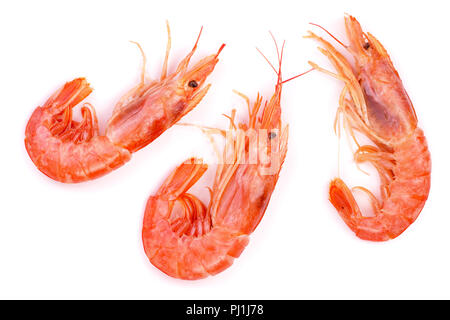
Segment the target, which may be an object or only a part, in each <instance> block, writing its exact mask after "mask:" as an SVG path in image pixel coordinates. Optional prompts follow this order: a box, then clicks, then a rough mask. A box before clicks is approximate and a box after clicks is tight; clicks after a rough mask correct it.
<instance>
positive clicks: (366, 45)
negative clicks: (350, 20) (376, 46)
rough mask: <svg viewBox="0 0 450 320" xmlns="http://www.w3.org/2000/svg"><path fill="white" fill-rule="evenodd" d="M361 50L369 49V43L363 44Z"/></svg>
mask: <svg viewBox="0 0 450 320" xmlns="http://www.w3.org/2000/svg"><path fill="white" fill-rule="evenodd" d="M363 48H364V49H366V50H367V49H369V48H370V43H368V42H366V43H364V45H363Z"/></svg>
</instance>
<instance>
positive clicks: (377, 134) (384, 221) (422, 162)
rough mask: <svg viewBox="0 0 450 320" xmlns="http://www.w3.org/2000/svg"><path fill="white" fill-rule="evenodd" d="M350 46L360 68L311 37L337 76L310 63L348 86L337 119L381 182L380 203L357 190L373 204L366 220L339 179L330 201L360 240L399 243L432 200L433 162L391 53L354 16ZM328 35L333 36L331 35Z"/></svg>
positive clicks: (358, 156)
mask: <svg viewBox="0 0 450 320" xmlns="http://www.w3.org/2000/svg"><path fill="white" fill-rule="evenodd" d="M345 26H346V31H347V36H348V38H349V40H350V45H349V46H346V45H344V44H342V43H341V42H340V41H339V40H337V39H336V38H335V39H336V40H337V41H339V42H340V43H341V44H342V45H343V46H344V47H345V48H346V49H347V50H348V51H349V52H350V53H351V54H352V55H353V58H354V60H355V65H354V67H352V65H351V64H350V62H348V61H347V59H346V58H345V57H344V56H343V55H342V54H341V53H340V52H338V51H337V50H336V49H335V48H334V47H333V46H332V45H331V44H330V43H329V42H328V41H326V40H324V39H323V38H321V37H319V36H317V35H315V34H314V33H312V32H310V34H309V36H308V37H310V38H313V39H315V40H317V41H319V42H320V44H322V46H323V48H319V49H320V51H321V52H322V53H323V54H324V55H325V56H327V57H328V58H329V60H330V61H331V63H332V64H333V65H334V67H335V68H336V70H337V72H338V73H337V74H333V73H331V72H329V71H327V70H324V69H322V68H320V67H319V66H317V65H316V64H315V63H312V62H311V63H310V64H311V65H312V66H313V67H314V68H316V69H317V70H320V71H323V72H326V73H328V74H331V75H333V76H334V77H336V78H337V79H340V80H342V81H343V82H344V83H345V87H344V89H343V92H342V94H341V99H340V102H339V108H338V113H337V122H338V121H339V119H338V117H339V115H341V116H342V117H343V123H344V126H345V128H346V129H347V132H348V133H349V134H350V135H351V136H352V137H353V139H354V141H355V143H356V144H357V146H358V149H357V151H356V152H355V155H354V159H355V161H356V163H362V162H370V163H371V164H372V165H373V166H374V167H375V168H376V169H377V171H378V173H379V175H380V180H381V186H380V191H381V201H380V200H378V199H377V198H376V197H375V196H374V195H373V194H372V193H371V192H370V191H369V190H367V189H366V188H364V187H355V188H353V189H354V190H360V191H363V192H365V193H367V195H368V196H369V198H370V201H371V203H372V207H373V209H374V212H375V215H374V216H364V215H363V214H362V213H361V210H360V208H359V206H358V204H357V202H356V200H355V198H354V196H353V193H352V191H351V190H350V189H349V188H348V187H347V185H346V184H345V183H344V181H342V180H341V179H340V178H336V179H334V180H333V181H331V183H330V187H329V199H330V202H331V203H332V204H333V206H334V207H335V208H336V210H337V211H338V212H339V214H340V216H341V217H342V219H343V220H344V222H345V223H346V224H347V225H348V226H349V227H350V229H351V230H352V231H353V232H354V233H355V234H356V236H357V237H359V238H361V239H364V240H371V241H386V240H389V239H393V238H396V237H398V236H399V235H400V234H401V233H402V232H403V231H405V230H406V229H407V228H408V227H409V226H410V225H411V224H412V223H413V222H414V221H415V220H416V219H417V217H418V216H419V214H420V212H421V211H422V208H423V207H424V205H425V202H426V200H427V198H428V194H429V190H430V180H431V157H430V152H429V151H428V145H427V142H426V139H425V136H424V134H423V131H422V130H421V129H420V128H419V127H418V126H417V116H416V112H415V110H414V107H413V105H412V103H411V100H410V98H409V96H408V94H407V93H406V90H405V88H404V87H403V84H402V81H401V79H400V77H399V75H398V72H397V71H396V70H395V68H394V66H393V64H392V62H391V59H390V57H389V55H388V53H387V51H386V49H385V48H384V47H383V46H382V45H381V43H380V42H379V41H378V40H377V39H376V38H375V37H374V36H373V35H371V34H370V33H364V32H363V31H362V29H361V26H360V24H359V22H358V21H357V20H356V19H355V18H354V17H352V16H346V17H345ZM327 32H328V31H327ZM353 130H356V131H359V132H361V133H363V134H364V135H366V136H367V137H368V138H370V139H371V140H372V141H373V143H374V144H375V146H371V145H366V146H360V145H359V143H358V141H357V139H356V137H355V135H354V133H353Z"/></svg>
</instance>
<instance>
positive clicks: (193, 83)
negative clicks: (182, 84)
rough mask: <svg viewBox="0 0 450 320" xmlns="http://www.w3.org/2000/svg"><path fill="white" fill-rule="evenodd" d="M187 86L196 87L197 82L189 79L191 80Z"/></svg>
mask: <svg viewBox="0 0 450 320" xmlns="http://www.w3.org/2000/svg"><path fill="white" fill-rule="evenodd" d="M188 86H189V87H191V88H197V87H198V83H197V81H195V80H191V81H189V83H188Z"/></svg>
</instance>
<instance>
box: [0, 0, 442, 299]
mask: <svg viewBox="0 0 450 320" xmlns="http://www.w3.org/2000/svg"><path fill="white" fill-rule="evenodd" d="M445 3H446V2H445V1H426V2H424V1H376V2H374V1H370V2H366V1H273V0H272V1H220V2H215V1H188V0H184V1H130V0H128V1H81V0H78V1H71V2H69V1H42V0H41V1H26V2H25V1H14V2H13V1H9V2H2V4H1V5H0V30H1V35H0V38H1V51H0V72H1V77H0V96H1V99H0V101H1V110H2V111H1V114H2V117H1V119H2V120H1V126H0V133H1V139H2V140H1V141H2V155H1V157H0V172H1V176H0V183H1V196H0V197H1V198H0V298H44V299H47V298H63V299H65V298H87V299H91V298H92V299H94V298H138V299H141V298H144V299H187V298H192V299H197V298H198V299H202V298H211V299H216V298H223V299H226V298H236V299H237V298H239V299H251V298H255V299H259V298H264V299H282V298H286V299H300V298H344V299H345V298H450V292H449V288H450V274H449V273H450V255H449V245H450V232H449V227H450V210H449V208H450V204H449V201H448V199H449V188H448V181H449V178H450V153H449V151H448V146H449V144H448V137H449V130H448V128H449V115H450V110H449V107H450V106H449V103H448V92H449V89H448V86H449V82H448V73H449V70H450V63H449V53H448V52H449V48H450V46H449V40H448V30H449V27H450V23H449V17H448V12H449V11H448V8H446V5H445ZM345 12H347V13H351V14H353V15H355V16H356V17H357V18H358V19H359V20H360V22H361V24H362V26H363V28H364V29H365V30H367V31H370V32H371V33H373V34H374V35H375V36H376V37H378V38H379V39H380V40H381V42H382V43H383V45H384V46H385V47H386V48H387V50H388V51H389V53H390V55H391V57H392V59H393V62H394V65H395V66H396V68H397V70H398V71H399V73H400V75H401V77H402V79H403V81H404V85H405V87H406V89H407V91H408V93H409V95H410V97H411V99H412V101H413V103H414V105H415V107H416V111H417V115H418V118H419V124H420V126H421V127H422V128H423V129H424V131H425V134H426V136H427V138H428V141H429V146H430V150H431V154H432V160H433V176H432V188H431V193H430V197H429V200H428V202H427V203H426V206H425V208H424V210H423V211H422V213H421V215H420V216H419V218H418V219H417V221H416V222H415V223H414V224H413V225H412V226H411V227H410V228H409V229H408V230H407V231H406V232H405V233H404V234H402V235H401V236H400V237H398V238H397V239H395V240H392V241H389V242H385V243H371V242H366V241H362V240H360V239H358V238H356V237H355V236H354V234H353V233H352V232H351V231H350V230H349V229H348V228H347V226H346V225H345V224H344V223H343V222H342V221H341V219H340V218H339V216H338V215H337V213H336V211H335V210H334V208H333V207H332V206H331V204H330V203H329V202H328V200H327V187H328V183H329V181H330V179H331V178H333V177H334V176H336V175H337V150H338V140H337V138H336V137H335V135H334V133H333V129H332V125H333V119H334V114H335V111H336V107H337V101H338V95H339V92H340V90H341V89H342V84H341V83H339V82H338V81H336V80H334V79H332V78H330V77H328V76H326V75H323V74H320V73H318V72H313V73H310V74H308V75H306V76H304V77H301V78H299V79H297V80H295V81H292V82H289V83H287V84H286V85H285V87H284V93H283V99H282V102H283V103H282V107H283V117H284V119H285V120H286V121H287V122H289V124H290V140H289V151H288V155H287V158H286V162H285V165H284V168H283V170H282V171H281V175H280V179H279V181H278V184H277V187H276V189H275V191H274V193H273V195H272V200H271V202H270V205H269V207H268V208H267V211H266V214H265V216H264V218H263V220H262V222H261V224H260V225H259V226H258V228H257V229H256V231H255V232H254V233H253V234H252V235H251V241H250V244H249V245H248V247H247V248H246V250H245V251H244V252H243V254H242V256H241V257H240V258H239V259H237V260H236V261H235V263H234V265H233V266H232V267H231V268H229V269H227V270H226V271H225V272H223V273H221V274H219V275H217V276H214V277H210V278H208V279H205V280H200V281H195V282H189V281H182V280H176V279H172V278H169V277H167V276H166V275H164V274H163V273H161V272H160V271H159V270H158V269H156V268H154V267H153V266H152V265H151V264H150V263H149V261H148V260H147V257H146V256H145V254H144V251H143V248H142V243H141V224H142V218H143V212H144V207H145V202H146V199H147V198H148V196H149V195H150V194H152V193H153V192H154V191H155V190H156V189H157V188H158V186H159V185H160V183H161V182H162V181H163V179H164V178H165V177H166V176H167V175H168V173H169V172H170V171H171V170H172V169H173V168H174V167H175V166H176V165H177V164H179V163H180V162H182V161H183V160H184V159H186V158H187V157H189V156H193V155H196V156H202V157H205V158H206V159H208V157H210V158H212V157H213V154H212V148H211V146H210V144H209V142H208V140H207V139H206V137H205V136H204V135H202V134H201V132H200V131H199V130H198V129H194V128H188V127H180V126H174V127H173V128H171V129H170V130H168V131H167V132H165V133H164V134H163V135H162V136H161V137H160V138H159V139H157V140H156V141H154V142H153V143H152V144H151V145H149V146H148V147H146V148H145V149H143V150H141V151H139V152H137V153H136V154H134V155H133V158H132V159H131V161H130V162H129V163H127V164H126V165H125V166H124V167H122V168H120V169H118V170H116V171H115V172H113V173H111V174H109V175H107V176H105V177H103V178H101V179H98V180H95V181H90V182H87V183H83V184H78V185H66V184H61V183H57V182H54V181H52V180H50V179H48V178H47V177H45V176H44V175H43V174H41V173H40V172H39V171H38V170H37V169H36V168H35V166H34V165H33V163H32V162H31V160H30V159H29V157H28V155H27V153H26V151H25V148H24V143H23V139H24V131H25V126H26V123H27V121H28V118H29V116H30V115H31V113H32V111H33V110H34V108H35V107H36V106H38V105H40V104H42V103H44V102H45V100H46V99H47V97H48V96H49V95H50V94H51V93H52V92H54V90H56V89H57V88H59V87H60V86H61V85H62V84H63V83H64V82H65V81H69V80H71V79H73V78H75V77H80V76H85V77H87V79H88V81H89V82H90V83H91V84H92V86H93V87H94V89H95V90H94V92H93V93H92V95H91V96H90V97H89V98H88V99H87V101H89V102H91V103H93V104H94V105H95V106H96V110H97V112H98V116H99V118H100V122H101V127H102V130H103V129H104V127H105V123H106V121H107V119H108V117H109V116H110V114H111V111H112V108H113V106H114V103H115V102H116V101H117V100H118V99H119V97H120V96H121V95H122V94H124V93H125V92H126V91H127V90H128V89H129V88H131V87H132V86H134V85H135V84H136V83H137V81H138V80H139V73H140V68H141V65H142V61H141V56H140V54H139V51H138V50H137V48H136V47H135V46H134V45H132V44H131V43H129V42H128V41H129V40H134V41H139V42H140V43H141V44H142V46H143V48H144V50H145V52H146V53H147V57H148V68H147V69H148V76H149V77H157V76H159V72H160V70H161V66H162V61H163V57H164V50H165V45H166V30H165V20H166V19H168V20H169V22H170V24H171V27H172V37H173V42H172V48H173V51H172V52H171V59H170V69H171V70H173V69H174V68H175V67H176V64H177V62H178V61H180V59H181V58H182V57H183V56H184V55H185V54H186V53H187V52H188V51H189V50H190V49H191V47H192V45H193V44H194V41H195V39H196V37H197V34H198V31H199V29H200V26H202V25H203V26H204V30H203V31H204V32H203V34H202V37H201V40H200V46H199V50H198V52H197V54H196V55H195V56H194V60H198V59H199V58H200V57H202V56H204V55H207V54H210V53H213V52H215V51H216V50H217V49H218V47H219V46H220V44H221V43H222V42H224V43H226V44H227V46H226V48H225V49H224V51H223V52H222V54H221V56H220V62H219V64H218V65H217V67H216V70H215V71H214V73H213V75H212V76H211V77H210V78H209V82H211V83H212V84H213V86H212V87H211V90H210V91H209V93H208V95H207V96H206V97H205V98H204V99H203V101H202V103H201V104H200V105H199V106H198V107H197V108H196V109H194V111H192V112H191V113H190V114H189V115H188V116H186V117H185V118H184V119H183V120H182V121H183V122H189V123H198V124H202V125H208V126H217V127H225V126H226V125H227V120H226V119H225V118H224V117H223V116H221V114H222V113H229V112H230V110H231V109H232V108H233V107H235V108H238V109H239V110H240V111H241V112H240V117H241V119H245V118H244V116H245V110H246V107H245V104H244V103H243V101H242V100H241V99H240V98H239V97H237V96H236V95H234V94H233V93H232V89H237V90H239V91H241V92H244V93H246V94H248V95H249V96H250V97H252V98H254V97H255V96H256V94H257V92H258V91H259V92H261V93H262V94H263V95H264V96H266V97H268V96H270V95H271V94H272V90H273V86H274V82H275V76H274V73H273V71H272V70H271V69H270V68H269V66H268V65H267V63H266V62H265V61H264V60H263V59H262V57H261V56H260V55H259V54H258V52H257V51H256V50H255V47H256V46H257V47H258V48H260V49H261V50H262V51H263V52H264V53H265V54H266V55H267V56H268V58H269V59H270V60H271V61H274V62H275V50H274V45H273V42H272V40H271V38H270V36H269V33H268V31H269V30H270V31H272V32H273V33H274V35H275V36H276V38H277V39H278V40H279V41H281V40H283V39H285V40H286V41H287V44H286V49H285V59H284V69H283V70H284V77H285V78H287V77H289V76H292V75H295V74H297V73H299V72H302V71H305V70H307V69H308V65H307V61H308V60H314V61H315V62H317V63H319V64H320V65H322V66H325V67H327V68H331V66H330V64H329V63H328V61H327V60H326V59H325V58H324V57H323V56H321V54H320V53H319V52H318V51H317V50H316V46H317V44H316V43H314V42H313V41H311V40H308V39H303V38H302V36H303V35H305V34H306V31H307V30H308V29H310V28H313V27H312V26H310V25H308V22H315V23H319V24H321V25H323V26H325V27H327V28H328V29H329V30H330V31H332V32H333V33H334V34H335V35H336V36H338V37H339V38H341V39H343V40H344V42H346V38H345V32H344V23H343V22H344V21H343V15H344V13H345ZM315 31H317V32H318V33H319V34H321V35H324V36H325V33H324V32H322V31H321V30H318V29H315ZM341 147H342V148H341V149H342V157H341V176H342V178H344V179H345V180H346V181H347V182H348V183H349V185H350V186H354V185H358V184H362V185H365V186H369V187H370V188H371V189H372V190H374V191H376V190H377V183H378V178H377V175H376V174H375V173H374V171H373V170H372V168H371V167H370V166H363V168H364V169H365V170H367V171H369V172H371V173H372V174H371V176H366V175H364V174H362V173H361V172H359V171H357V170H356V169H355V165H354V164H353V163H352V160H351V154H350V153H349V148H348V145H347V143H346V141H345V139H342V141H341ZM212 169H214V168H212ZM213 174H214V170H212V171H210V172H209V174H208V175H207V177H206V178H205V179H204V180H202V181H201V182H200V183H199V186H196V188H195V189H196V190H197V191H198V192H200V193H201V196H202V198H203V199H206V200H207V197H205V196H204V191H202V190H205V189H204V188H203V186H205V185H207V184H208V183H209V180H211V177H212V176H213Z"/></svg>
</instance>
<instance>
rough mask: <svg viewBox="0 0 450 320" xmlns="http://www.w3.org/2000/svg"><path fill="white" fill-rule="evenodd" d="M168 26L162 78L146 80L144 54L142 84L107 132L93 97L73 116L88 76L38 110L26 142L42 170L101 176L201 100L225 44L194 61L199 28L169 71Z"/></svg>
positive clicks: (57, 176) (62, 177) (63, 177)
mask: <svg viewBox="0 0 450 320" xmlns="http://www.w3.org/2000/svg"><path fill="white" fill-rule="evenodd" d="M167 30H168V39H169V40H168V43H167V49H166V56H165V60H164V65H163V69H162V73H161V78H160V79H159V80H154V81H150V82H146V80H145V56H144V64H143V68H142V75H141V81H140V83H139V85H137V86H136V87H134V88H133V89H132V90H131V91H129V92H128V93H127V94H125V95H124V96H123V97H122V98H121V99H120V101H119V102H118V103H117V105H116V106H115V108H114V111H113V114H112V116H111V118H110V119H109V121H108V124H107V128H106V133H105V134H104V135H102V134H100V133H99V128H98V124H97V117H96V115H95V110H94V108H93V107H92V106H91V105H90V104H89V103H84V104H83V105H82V107H81V114H82V120H81V121H76V120H74V119H73V118H72V110H73V108H74V107H76V106H77V105H78V104H80V103H81V102H82V101H83V100H84V99H85V98H86V97H87V96H88V95H89V94H90V93H91V92H92V88H91V87H90V86H89V84H88V82H87V81H86V80H85V79H84V78H78V79H75V80H73V81H70V82H68V83H66V84H65V85H64V86H63V87H62V88H60V89H59V90H58V91H57V92H55V93H54V94H53V95H52V96H51V97H50V98H49V99H48V100H47V102H45V104H44V105H43V106H41V107H37V108H36V109H35V110H34V112H33V114H32V115H31V118H30V120H29V121H28V124H27V127H26V130H25V147H26V149H27V152H28V154H29V156H30V158H31V160H32V161H33V162H34V164H35V165H36V167H37V168H38V169H39V170H40V171H41V172H43V173H44V174H45V175H47V176H48V177H50V178H52V179H54V180H57V181H60V182H65V183H76V182H83V181H87V180H91V179H95V178H98V177H101V176H103V175H105V174H107V173H109V172H111V171H113V170H115V169H116V168H118V167H120V166H122V165H123V164H124V163H126V162H127V161H128V160H129V159H130V157H131V153H133V152H136V151H137V150H139V149H141V148H143V147H145V146H146V145H148V144H149V143H151V142H152V141H153V140H155V139H156V138H157V137H158V136H159V135H161V134H162V133H163V132H164V131H165V130H167V129H168V128H170V127H171V126H172V125H173V124H174V123H176V122H177V121H178V120H179V119H180V118H181V117H183V116H184V115H185V114H187V113H188V112H190V111H191V110H192V109H193V108H194V107H195V106H196V105H197V104H198V103H199V102H200V101H201V100H202V98H203V97H204V96H205V95H206V93H207V91H208V89H209V87H210V84H208V85H205V81H206V78H207V77H208V76H209V75H210V74H211V73H212V71H213V69H214V67H215V65H216V64H217V62H218V55H219V53H220V52H221V50H222V49H223V47H224V45H222V46H221V47H220V49H219V50H218V52H217V53H215V54H212V55H210V56H207V57H205V58H203V59H202V60H200V61H199V62H198V63H196V64H195V65H193V66H191V67H189V62H190V59H191V57H192V56H193V54H194V52H195V50H196V48H197V43H198V40H199V38H200V34H201V31H200V34H199V36H198V38H197V41H196V43H195V45H194V47H193V49H192V50H191V52H190V53H189V54H188V55H187V56H186V57H185V58H184V59H183V60H182V61H181V62H180V63H179V65H178V68H177V69H176V71H175V72H174V73H173V74H170V75H167V64H168V57H169V51H170V44H171V38H170V29H169V25H167ZM138 46H139V45H138ZM139 48H140V46H139ZM141 51H142V49H141Z"/></svg>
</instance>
